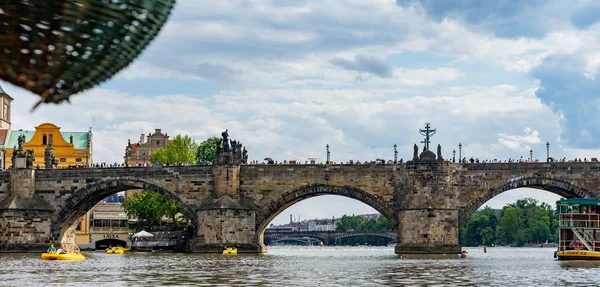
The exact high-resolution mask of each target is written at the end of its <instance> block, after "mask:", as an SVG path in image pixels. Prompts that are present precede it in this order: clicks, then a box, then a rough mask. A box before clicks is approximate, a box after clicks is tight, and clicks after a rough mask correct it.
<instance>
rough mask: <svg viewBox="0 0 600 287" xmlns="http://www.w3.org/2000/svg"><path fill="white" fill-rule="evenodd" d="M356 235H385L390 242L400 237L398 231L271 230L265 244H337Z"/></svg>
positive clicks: (267, 234) (265, 238)
mask: <svg viewBox="0 0 600 287" xmlns="http://www.w3.org/2000/svg"><path fill="white" fill-rule="evenodd" d="M355 236H377V237H383V238H387V239H389V240H390V242H396V240H397V239H398V233H397V232H396V231H379V230H373V231H292V232H289V231H288V232H286V231H277V232H270V231H269V230H267V231H265V233H264V240H265V244H270V243H277V242H282V241H297V242H301V243H306V244H312V242H314V240H311V239H318V240H320V241H322V242H323V244H326V245H336V243H337V242H338V241H339V240H341V239H344V238H348V237H355Z"/></svg>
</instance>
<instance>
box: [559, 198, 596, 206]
mask: <svg viewBox="0 0 600 287" xmlns="http://www.w3.org/2000/svg"><path fill="white" fill-rule="evenodd" d="M556 205H600V199H596V198H569V199H563V200H559V201H557V202H556Z"/></svg>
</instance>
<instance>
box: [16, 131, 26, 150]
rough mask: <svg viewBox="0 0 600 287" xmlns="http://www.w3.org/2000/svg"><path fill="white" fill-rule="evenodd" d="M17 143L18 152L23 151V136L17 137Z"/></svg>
mask: <svg viewBox="0 0 600 287" xmlns="http://www.w3.org/2000/svg"><path fill="white" fill-rule="evenodd" d="M17 143H18V144H19V151H23V144H24V143H25V135H23V134H22V135H19V137H17Z"/></svg>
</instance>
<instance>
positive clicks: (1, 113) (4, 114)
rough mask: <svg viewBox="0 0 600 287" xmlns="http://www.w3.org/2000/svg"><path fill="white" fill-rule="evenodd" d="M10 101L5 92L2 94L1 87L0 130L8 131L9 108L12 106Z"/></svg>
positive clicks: (0, 89)
mask: <svg viewBox="0 0 600 287" xmlns="http://www.w3.org/2000/svg"><path fill="white" fill-rule="evenodd" d="M12 101H13V98H12V97H11V96H9V95H8V94H7V93H6V92H4V90H3V89H2V87H0V103H1V107H0V130H8V129H10V117H11V110H10V106H11V104H12Z"/></svg>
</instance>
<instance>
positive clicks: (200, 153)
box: [196, 137, 221, 164]
mask: <svg viewBox="0 0 600 287" xmlns="http://www.w3.org/2000/svg"><path fill="white" fill-rule="evenodd" d="M220 141H221V139H220V138H218V137H211V138H207V139H206V140H204V141H203V142H201V143H200V144H199V145H198V149H196V163H198V164H215V162H216V161H217V144H220Z"/></svg>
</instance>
